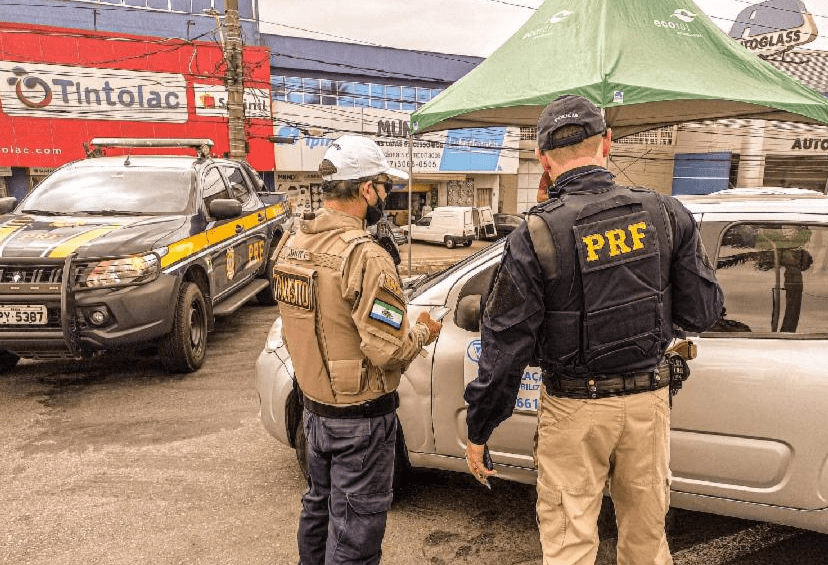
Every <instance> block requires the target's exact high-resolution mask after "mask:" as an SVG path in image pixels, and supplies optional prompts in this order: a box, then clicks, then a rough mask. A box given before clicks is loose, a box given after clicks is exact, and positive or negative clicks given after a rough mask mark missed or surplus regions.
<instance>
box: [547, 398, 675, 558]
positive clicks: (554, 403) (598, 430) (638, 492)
mask: <svg viewBox="0 0 828 565" xmlns="http://www.w3.org/2000/svg"><path fill="white" fill-rule="evenodd" d="M668 395H669V389H668V388H667V387H665V388H662V389H659V390H655V391H646V392H640V393H637V394H631V395H627V396H612V397H608V398H599V399H594V400H580V399H572V398H558V397H553V396H549V395H547V394H546V390H545V387H543V386H542V387H541V405H540V409H539V411H538V432H537V435H536V438H535V460H536V461H535V462H536V466H537V468H538V483H537V488H538V502H537V516H538V524H539V528H540V537H541V545H542V547H543V564H544V565H592V564H594V563H595V556H596V553H597V551H598V524H597V522H598V514H599V512H600V510H601V499H602V497H603V491H604V488H605V486H608V487H609V491H610V495H611V496H612V500H613V502H614V505H615V516H616V520H617V523H618V544H617V551H618V565H638V564H640V565H670V564H672V562H673V560H672V557H670V549H669V548H668V546H667V536H666V534H665V531H664V519H665V514H666V513H667V510H668V508H669V505H670V498H669V497H670V485H669V464H670V442H669V439H670V436H669V433H670V406H669V402H668V398H669V397H668Z"/></svg>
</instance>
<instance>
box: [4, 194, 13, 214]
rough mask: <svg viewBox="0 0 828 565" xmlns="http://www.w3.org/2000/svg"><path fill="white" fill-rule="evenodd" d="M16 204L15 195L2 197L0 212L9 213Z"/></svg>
mask: <svg viewBox="0 0 828 565" xmlns="http://www.w3.org/2000/svg"><path fill="white" fill-rule="evenodd" d="M15 206H17V198H15V197H14V196H6V197H3V198H0V214H8V213H9V212H11V211H12V210H14V207H15Z"/></svg>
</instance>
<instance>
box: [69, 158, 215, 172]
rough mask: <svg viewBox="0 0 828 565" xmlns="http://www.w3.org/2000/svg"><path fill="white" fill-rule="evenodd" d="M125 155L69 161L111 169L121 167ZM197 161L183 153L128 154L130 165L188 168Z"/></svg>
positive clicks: (78, 166) (81, 165) (75, 166)
mask: <svg viewBox="0 0 828 565" xmlns="http://www.w3.org/2000/svg"><path fill="white" fill-rule="evenodd" d="M126 159H127V156H126V155H118V156H112V157H94V158H90V159H81V160H79V161H75V162H73V163H70V166H72V167H73V168H89V169H111V168H114V167H118V168H120V167H123V166H124V162H125V161H126ZM197 161H199V159H198V158H196V157H189V156H184V155H130V156H129V166H131V167H147V168H153V167H154V168H159V169H189V168H191V167H193V166H194V165H195V164H196V162H197ZM201 161H202V162H209V160H204V159H201Z"/></svg>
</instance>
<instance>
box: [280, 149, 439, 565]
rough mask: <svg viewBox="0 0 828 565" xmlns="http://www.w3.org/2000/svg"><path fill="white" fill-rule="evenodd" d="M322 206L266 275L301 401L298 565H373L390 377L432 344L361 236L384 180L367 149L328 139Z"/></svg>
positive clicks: (426, 319)
mask: <svg viewBox="0 0 828 565" xmlns="http://www.w3.org/2000/svg"><path fill="white" fill-rule="evenodd" d="M320 174H322V177H323V179H324V180H325V183H324V185H323V192H324V195H325V205H324V208H323V209H322V210H320V211H319V212H318V213H316V214H315V216H314V217H312V218H310V219H305V220H303V221H302V222H301V224H300V226H299V230H298V231H297V232H295V233H290V234H287V235H286V236H285V237H284V238H283V239H282V241H281V242H280V245H279V247H278V249H277V251H276V253H277V260H276V263H275V266H274V270H273V276H274V280H275V283H276V284H275V288H276V292H277V296H278V300H279V305H280V311H281V315H282V318H283V335H284V339H285V343H286V344H287V347H288V350H289V352H290V355H291V358H292V359H293V366H294V369H295V370H296V380H297V382H298V384H299V388H300V389H301V391H302V395H303V403H304V407H305V412H304V427H305V429H304V431H305V435H306V437H307V439H308V453H307V456H308V472H309V479H308V483H309V485H308V486H309V488H308V491H307V493H306V494H305V496H304V497H303V509H302V513H301V516H300V522H299V533H298V541H299V555H300V558H301V563H302V564H303V565H321V564H327V565H331V564H335V563H346V562H347V563H378V562H379V559H380V556H381V545H382V538H383V535H384V532H385V520H386V512H387V510H388V508H389V507H390V505H391V500H392V496H393V493H392V478H393V469H394V453H395V441H396V435H397V434H396V429H397V421H396V415H395V410H396V407H397V405H398V403H399V400H398V396H397V393H396V389H397V386H398V385H399V382H400V375H401V374H402V371H404V370H405V368H406V367H407V366H408V364H409V363H410V362H411V360H412V359H414V357H415V356H416V355H417V354H418V353H419V352H420V350H421V349H422V347H423V346H424V345H426V344H428V343H430V342H431V341H433V340H434V339H436V337H437V335H438V333H439V331H440V328H441V326H440V324H439V323H438V322H435V321H433V320H432V319H431V318H430V316H429V315H428V313H427V312H423V313H421V314H420V316H419V317H418V318H417V323H415V324H414V325H410V323H409V320H408V315H407V312H406V300H405V295H404V293H403V290H402V285H401V283H400V278H399V275H398V274H397V270H396V267H395V265H394V262H393V260H392V258H391V256H390V255H389V254H388V252H387V251H386V250H385V249H383V248H382V247H381V246H380V245H378V244H377V243H376V241H375V240H374V239H373V237H372V236H370V235H369V234H368V233H367V232H366V231H365V226H366V223H368V224H373V223H376V222H377V221H378V220H379V219H380V217H381V216H382V213H383V211H382V206H383V200H384V198H385V196H386V193H387V192H389V191H390V188H391V180H390V178H391V176H396V177H398V178H407V175H406V174H405V173H404V172H402V171H398V170H396V169H392V168H391V167H390V166H389V165H388V162H387V161H386V159H385V156H384V155H383V154H382V151H381V150H380V149H379V147H377V145H376V144H375V143H374V142H373V141H371V140H370V139H367V138H363V137H359V136H351V135H346V136H342V137H340V138H339V139H337V140H336V141H335V142H334V143H333V144H332V145H331V147H330V148H329V149H328V151H327V152H326V153H325V158H324V160H323V161H322V163H321V164H320Z"/></svg>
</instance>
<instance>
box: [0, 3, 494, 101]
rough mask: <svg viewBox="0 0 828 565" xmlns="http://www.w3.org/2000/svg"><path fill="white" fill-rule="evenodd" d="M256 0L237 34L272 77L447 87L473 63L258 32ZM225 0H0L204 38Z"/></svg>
mask: <svg viewBox="0 0 828 565" xmlns="http://www.w3.org/2000/svg"><path fill="white" fill-rule="evenodd" d="M259 1H260V0H238V3H239V16H240V18H241V25H242V33H243V40H244V42H245V44H247V45H260V46H268V47H270V48H271V67H272V72H271V74H273V75H282V76H298V77H317V78H329V79H333V80H353V79H354V77H362V78H372V77H378V78H379V77H381V78H384V79H386V80H384V81H383V82H389V83H390V84H399V85H412V86H429V85H434V86H436V87H442V88H444V87H446V86H448V85H449V84H451V83H453V82H454V81H456V80H457V79H458V78H460V77H462V76H463V75H465V74H466V73H468V72H469V71H470V70H471V69H473V68H474V67H475V66H477V65H478V64H479V63H480V61H482V59H481V58H479V57H468V56H462V55H443V54H439V53H428V52H422V51H409V50H404V49H391V48H386V47H373V46H366V45H356V44H350V43H338V42H333V41H318V40H313V39H303V38H295V37H286V36H279V35H270V34H262V33H260V31H259V22H258V19H257V18H258V3H259ZM210 9H213V10H215V11H217V12H218V13H219V14H222V15H223V14H224V9H225V2H224V0H38V1H37V2H36V3H33V4H31V5H30V4H28V3H25V2H21V1H20V0H0V21H6V22H17V23H24V24H36V25H47V26H58V27H67V28H72V29H86V30H97V31H103V32H113V33H125V34H134V35H144V36H151V37H171V38H180V39H190V40H194V39H199V40H203V41H210V40H213V39H216V38H217V34H216V33H215V31H216V20H215V18H214V17H213V16H212V15H210V14H207V13H205V10H210Z"/></svg>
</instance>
